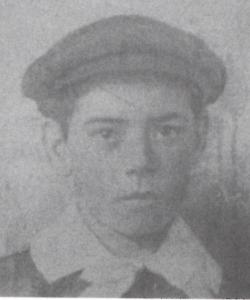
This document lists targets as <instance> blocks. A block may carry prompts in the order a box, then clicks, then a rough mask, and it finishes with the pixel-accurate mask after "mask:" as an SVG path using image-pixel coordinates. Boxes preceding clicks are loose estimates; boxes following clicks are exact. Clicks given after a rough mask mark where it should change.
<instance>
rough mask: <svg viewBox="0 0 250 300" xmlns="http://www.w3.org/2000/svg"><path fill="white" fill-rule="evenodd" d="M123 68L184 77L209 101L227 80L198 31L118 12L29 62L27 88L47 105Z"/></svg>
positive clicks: (129, 71)
mask: <svg viewBox="0 0 250 300" xmlns="http://www.w3.org/2000/svg"><path fill="white" fill-rule="evenodd" d="M124 73H126V74H128V75H129V74H131V75H134V74H136V73H153V74H158V76H161V75H164V76H166V75H167V76H169V77H171V78H174V79H182V80H184V81H186V82H188V83H192V84H193V85H194V86H196V87H197V88H198V89H199V90H200V91H201V93H202V95H203V97H202V101H203V104H204V105H206V104H209V103H213V102H215V101H216V100H217V98H218V97H219V96H220V94H221V93H222V92H223V90H224V86H225V82H226V71H225V67H224V64H223V62H222V61H221V60H220V58H218V57H217V56H216V54H215V53H214V52H212V51H211V50H210V49H209V48H208V46H207V45H206V44H205V43H204V42H203V41H202V40H201V39H199V38H198V37H196V36H194V35H193V34H190V33H187V32H185V31H183V30H180V29H177V28H175V27H172V26H170V25H168V24H166V23H163V22H160V21H158V20H155V19H152V18H149V17H144V16H138V15H119V16H113V17H110V18H106V19H101V20H99V21H97V22H95V23H92V24H90V25H87V26H84V27H82V28H80V29H77V30H75V31H73V32H72V33H70V34H68V35H67V36H66V37H65V38H64V39H62V40H61V41H59V42H57V43H56V44H55V45H54V46H53V47H52V48H51V49H50V50H49V51H48V52H47V53H45V54H44V55H43V56H41V57H40V58H38V59H37V60H36V61H35V62H33V63H32V64H31V65H30V66H29V67H28V69H27V71H26V72H25V74H24V77H23V81H22V90H23V94H24V96H26V97H28V98H31V99H34V100H35V101H36V102H37V104H38V106H39V108H42V106H43V103H46V105H48V99H55V98H57V96H58V95H59V94H60V93H62V91H65V90H67V89H69V88H70V87H71V86H72V85H75V84H77V83H79V84H84V82H85V81H86V82H87V81H88V80H89V79H91V78H95V77H98V76H99V75H105V74H107V75H109V76H117V74H124ZM45 100H46V101H45ZM41 110H42V109H41ZM42 111H43V110H42Z"/></svg>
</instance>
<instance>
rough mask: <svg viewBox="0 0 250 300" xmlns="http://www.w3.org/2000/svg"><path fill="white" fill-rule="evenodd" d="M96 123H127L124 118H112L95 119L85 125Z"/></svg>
mask: <svg viewBox="0 0 250 300" xmlns="http://www.w3.org/2000/svg"><path fill="white" fill-rule="evenodd" d="M94 123H111V124H117V123H118V124H121V123H126V120H125V119H122V118H112V117H93V118H91V119H89V120H87V121H86V122H85V125H89V124H94Z"/></svg>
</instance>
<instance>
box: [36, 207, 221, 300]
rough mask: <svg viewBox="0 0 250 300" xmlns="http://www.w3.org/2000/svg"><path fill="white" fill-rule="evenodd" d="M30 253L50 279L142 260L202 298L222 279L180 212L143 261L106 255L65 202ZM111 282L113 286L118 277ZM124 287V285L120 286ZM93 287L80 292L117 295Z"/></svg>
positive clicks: (215, 290) (90, 273)
mask: <svg viewBox="0 0 250 300" xmlns="http://www.w3.org/2000/svg"><path fill="white" fill-rule="evenodd" d="M31 256H32V259H33V261H34V263H35V264H36V267H37V269H38V270H39V271H40V272H41V273H42V274H43V276H44V277H45V279H46V280H47V281H48V282H50V283H52V282H54V281H56V280H57V279H60V278H62V277H64V276H67V275H69V274H71V273H73V272H75V271H78V270H81V269H83V270H84V271H83V273H82V276H81V277H82V278H83V279H85V280H87V281H91V282H92V280H93V281H95V280H96V281H98V280H99V279H100V278H99V277H101V276H102V275H101V269H104V270H105V271H104V272H105V278H106V277H107V274H111V269H110V273H108V272H107V268H109V267H110V266H113V269H114V268H115V269H116V270H118V269H119V268H120V269H121V272H123V273H124V272H125V273H126V272H127V271H125V269H126V270H128V269H129V268H128V266H130V267H131V266H132V269H133V268H134V271H137V270H138V269H139V268H140V267H141V266H143V265H144V264H145V265H146V266H148V265H149V267H150V269H151V270H152V271H155V272H158V273H160V274H161V275H163V276H164V277H165V279H166V280H167V281H168V282H169V283H170V284H172V285H174V286H176V287H178V288H179V289H181V290H183V291H184V292H185V293H186V294H187V295H188V296H189V297H192V298H197V297H199V298H203V297H204V298H205V297H213V295H215V294H218V291H219V288H220V284H221V280H222V271H221V268H220V267H219V266H218V264H217V263H216V262H215V261H214V259H213V258H212V257H211V256H210V254H209V253H208V252H207V251H206V249H205V248H204V247H203V246H202V244H201V243H200V241H199V240H198V239H197V238H196V237H195V235H194V234H193V232H192V231H191V229H190V228H189V227H188V225H187V224H186V223H185V222H184V220H183V219H181V218H180V217H178V218H177V219H176V220H175V222H174V223H173V225H172V226H171V228H170V230H169V234H168V239H167V240H166V242H164V243H163V245H162V246H161V247H160V249H159V250H158V251H157V252H156V253H155V254H153V255H151V256H150V257H147V258H146V260H145V259H143V258H142V259H133V260H131V259H121V258H116V257H114V256H113V255H112V254H110V252H109V251H107V250H106V249H105V248H104V247H103V246H102V245H101V243H100V242H99V240H98V239H97V238H96V237H95V236H94V234H93V233H91V232H90V231H89V230H88V229H87V228H86V227H84V226H83V224H82V222H81V220H80V217H79V215H78V213H77V210H76V209H75V208H74V207H70V208H69V209H68V210H67V211H66V212H65V213H64V214H63V216H62V217H61V218H60V219H59V220H58V221H57V222H56V223H55V224H54V225H53V226H52V227H49V228H47V229H46V230H44V231H42V232H41V233H40V234H39V235H38V236H37V237H36V238H35V239H34V240H33V241H32V243H31ZM118 266H119V267H118ZM132 269H131V268H130V271H129V272H130V273H131V272H132V273H133V270H132ZM131 270H132V271H131ZM113 273H114V272H113ZM115 273H117V271H116V272H115ZM93 274H94V276H93ZM97 274H99V275H100V276H99V277H98V276H97ZM110 276H111V275H110ZM114 276H116V277H117V276H118V277H119V276H120V275H114ZM97 277H98V278H99V279H98V278H97ZM128 277H129V278H130V279H129V281H128V282H129V283H128V285H129V284H130V283H131V280H132V278H131V276H130V275H129V276H128ZM102 279H103V278H102ZM115 286H116V287H118V285H117V282H116V285H115ZM127 287H128V286H126V284H125V286H124V287H121V288H120V290H123V289H126V288H127ZM97 289H99V290H100V286H99V287H98V285H96V287H95V286H94V288H93V289H92V290H91V289H90V290H89V291H90V293H87V294H84V296H90V297H91V296H107V297H108V296H110V297H113V296H116V297H119V296H120V295H117V294H115V295H113V294H112V295H110V294H108V293H107V294H106V295H104V294H105V291H104V290H103V291H100V293H101V294H100V295H99V294H98V290H97ZM106 290H107V289H106ZM110 290H112V289H110V287H109V288H108V291H110ZM113 290H114V289H113ZM125 291H126V290H123V292H125ZM120 292H121V291H120ZM103 293H104V294H103Z"/></svg>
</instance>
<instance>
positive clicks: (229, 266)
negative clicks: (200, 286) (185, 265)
mask: <svg viewBox="0 0 250 300" xmlns="http://www.w3.org/2000/svg"><path fill="white" fill-rule="evenodd" d="M246 197H247V198H248V196H247V195H244V194H243V192H242V193H241V195H240V198H239V197H238V198H237V199H232V197H230V199H228V198H226V197H225V195H224V194H223V191H222V190H221V189H220V187H218V186H215V187H213V188H212V189H209V190H207V191H204V192H203V193H202V195H200V197H199V199H196V200H195V201H193V202H192V203H191V205H190V206H189V207H187V208H185V212H184V215H185V220H186V221H187V223H188V224H189V225H190V227H191V228H192V230H193V232H194V233H195V234H196V236H198V238H199V239H200V241H201V242H202V243H203V245H204V246H205V247H206V249H207V250H208V251H209V252H210V254H211V255H212V257H213V258H214V259H215V260H216V261H217V263H218V264H219V265H220V267H221V268H222V270H223V286H222V294H223V295H224V296H225V297H227V296H230V297H231V296H233V297H240V298H241V297H244V296H245V297H246V296H247V297H249V296H250V288H249V282H250V219H249V209H248V211H247V210H246V209H245V208H244V203H245V202H246V201H245V200H246V199H245V198H246ZM247 200H248V199H247Z"/></svg>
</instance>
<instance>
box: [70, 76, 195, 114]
mask: <svg viewBox="0 0 250 300" xmlns="http://www.w3.org/2000/svg"><path fill="white" fill-rule="evenodd" d="M190 97H191V92H190V90H189V89H188V88H187V87H186V86H184V85H183V84H182V83H181V82H166V83H162V82H147V83H146V82H142V81H137V82H134V83H127V82H121V81H114V82H112V83H102V84H100V85H98V86H95V87H94V88H92V89H91V90H90V91H89V92H88V93H87V94H86V95H83V96H82V97H80V98H79V100H78V104H77V108H76V110H75V114H76V115H81V116H82V117H87V118H91V117H103V116H107V117H111V116H114V117H115V116H121V117H122V116H124V117H126V116H127V117H133V114H135V115H138V114H139V115H140V116H141V117H143V116H145V115H148V116H152V117H154V116H155V117H158V116H160V115H164V114H165V113H171V112H177V113H180V114H185V113H190V112H191V107H190V101H189V99H190Z"/></svg>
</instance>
